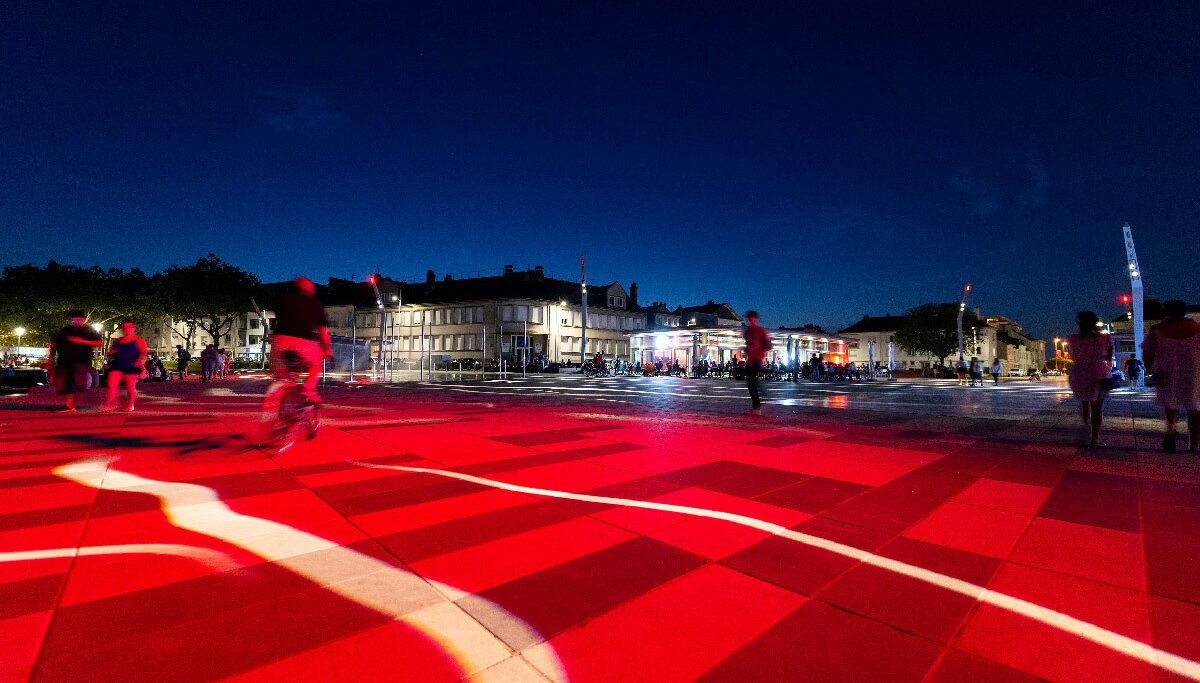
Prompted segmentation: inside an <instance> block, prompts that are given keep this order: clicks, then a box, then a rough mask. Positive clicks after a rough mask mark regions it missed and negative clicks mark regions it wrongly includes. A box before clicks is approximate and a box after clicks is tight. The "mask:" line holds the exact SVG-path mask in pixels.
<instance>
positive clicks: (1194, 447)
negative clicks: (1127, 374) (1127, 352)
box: [1142, 300, 1200, 453]
mask: <svg viewBox="0 0 1200 683" xmlns="http://www.w3.org/2000/svg"><path fill="white" fill-rule="evenodd" d="M1163 312H1164V313H1166V316H1167V317H1166V319H1165V320H1163V321H1162V322H1161V323H1159V324H1157V325H1155V326H1154V327H1153V328H1151V330H1150V334H1147V335H1146V340H1145V341H1144V342H1142V358H1145V359H1146V366H1147V367H1148V368H1150V372H1151V373H1152V374H1153V375H1154V379H1155V386H1154V397H1155V401H1156V402H1157V403H1158V405H1159V406H1161V407H1162V409H1163V415H1164V417H1166V419H1167V433H1166V435H1165V436H1164V437H1163V450H1165V451H1174V450H1175V441H1176V440H1177V439H1178V435H1177V434H1176V431H1175V430H1176V428H1177V427H1176V425H1177V424H1178V422H1179V411H1181V410H1183V411H1186V412H1187V426H1188V438H1189V441H1188V452H1190V453H1197V452H1200V323H1197V322H1196V321H1195V320H1190V319H1188V317H1187V305H1185V304H1184V303H1183V302H1182V301H1179V300H1172V301H1168V302H1166V303H1164V304H1163Z"/></svg>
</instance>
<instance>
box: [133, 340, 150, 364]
mask: <svg viewBox="0 0 1200 683" xmlns="http://www.w3.org/2000/svg"><path fill="white" fill-rule="evenodd" d="M134 343H135V344H137V348H138V358H137V364H138V367H141V366H142V365H144V364H145V363H146V352H147V350H148V349H149V347H147V346H146V340H145V339H142V338H141V337H138V338H137V341H136V342H134Z"/></svg>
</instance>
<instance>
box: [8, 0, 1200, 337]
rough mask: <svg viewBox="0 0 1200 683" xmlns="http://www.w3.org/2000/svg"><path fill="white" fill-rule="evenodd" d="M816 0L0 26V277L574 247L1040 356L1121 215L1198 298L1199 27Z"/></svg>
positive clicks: (1175, 14) (1103, 257) (670, 285)
mask: <svg viewBox="0 0 1200 683" xmlns="http://www.w3.org/2000/svg"><path fill="white" fill-rule="evenodd" d="M830 4H836V5H840V4H841V3H820V4H817V3H814V4H813V5H812V6H797V5H796V4H794V3H780V4H778V5H774V6H769V7H768V6H767V5H768V3H763V6H760V7H758V8H757V9H745V8H743V7H738V6H737V4H735V3H729V4H728V5H725V6H722V5H716V4H705V3H700V4H696V5H693V6H684V5H678V3H630V4H624V3H609V2H603V3H601V2H597V3H584V2H569V3H561V2H560V3H543V4H535V3H482V2H481V3H442V2H429V3H420V4H417V3H356V5H358V6H354V7H351V6H340V4H339V3H332V2H330V3H288V4H280V5H277V6H274V7H273V8H272V7H269V6H268V4H265V3H237V4H233V3H230V4H225V3H116V4H113V3H32V2H0V63H2V64H3V65H4V66H3V68H2V69H0V237H3V244H4V253H3V255H2V256H0V265H9V264H16V263H27V262H33V263H44V262H46V261H47V260H49V259H54V260H57V261H60V262H66V263H78V264H82V265H91V264H100V265H104V266H121V267H130V266H138V267H141V268H143V269H146V270H150V271H153V270H158V269H160V268H162V267H165V266H167V265H169V264H171V263H191V262H194V261H195V260H196V259H197V258H198V257H200V256H202V255H204V254H206V253H208V252H210V251H212V252H215V253H217V254H218V255H220V256H222V257H223V258H224V259H226V260H227V261H230V262H233V263H235V264H237V265H239V266H241V267H243V268H246V269H248V270H252V271H254V272H256V273H257V274H258V275H259V276H260V277H262V278H263V279H265V280H275V279H284V278H287V277H290V276H292V275H294V274H296V273H304V274H308V275H310V276H312V277H313V278H314V279H324V278H326V277H328V276H329V275H336V276H340V277H348V276H350V275H351V274H357V275H359V276H361V275H363V274H365V273H367V272H369V271H371V270H373V269H374V268H375V267H376V266H378V267H379V268H380V269H381V270H382V271H383V272H384V273H385V274H389V275H394V276H397V277H412V276H417V275H423V273H424V272H425V270H426V269H427V268H432V269H434V270H436V271H437V273H438V275H439V277H440V276H441V274H442V273H443V272H446V271H449V272H452V273H463V272H470V271H488V272H493V271H498V270H499V269H500V268H501V266H503V265H504V264H506V263H512V264H516V265H518V266H520V265H525V264H531V265H532V264H539V265H543V266H545V267H546V269H547V270H548V271H551V272H553V273H559V274H562V275H565V276H570V275H574V274H575V273H577V269H578V261H579V254H580V252H581V251H584V252H586V254H587V258H588V272H589V279H590V280H593V281H605V282H607V281H611V280H613V279H616V280H620V281H621V282H622V283H623V284H625V285H626V286H628V284H629V282H630V281H631V280H636V281H637V282H638V285H639V289H640V291H641V297H640V298H641V300H642V301H643V302H647V301H650V300H652V299H659V300H665V301H668V302H669V303H671V304H672V305H673V304H675V303H684V304H685V305H687V304H693V303H703V302H704V301H705V300H707V299H717V300H725V301H729V302H730V303H732V304H733V305H734V306H735V307H737V308H738V309H739V310H744V309H746V308H748V307H751V306H753V307H756V308H758V309H759V310H761V311H762V312H763V315H764V323H766V324H767V325H770V326H775V325H779V324H795V323H801V322H810V321H811V322H817V323H820V324H822V325H825V326H827V327H831V328H839V327H842V326H844V325H846V324H849V323H850V322H853V321H854V320H855V319H857V318H859V317H861V316H862V315H863V314H868V313H869V314H872V315H882V314H884V313H893V314H896V313H900V312H902V311H903V310H905V309H907V308H909V307H912V306H914V305H917V304H920V303H924V302H927V301H949V300H955V299H957V298H958V296H959V295H960V291H961V287H962V285H963V283H965V282H971V283H972V285H973V288H972V303H973V304H977V305H979V306H980V307H981V308H982V309H983V311H984V312H985V313H996V312H999V313H1005V314H1008V315H1010V316H1012V317H1014V318H1016V319H1017V320H1018V321H1020V322H1023V323H1024V324H1025V325H1026V327H1027V329H1029V330H1030V331H1032V332H1034V333H1036V334H1040V335H1043V336H1053V335H1054V334H1059V333H1062V332H1066V331H1069V328H1070V327H1071V321H1072V320H1073V315H1074V312H1075V311H1076V310H1079V309H1081V308H1091V309H1094V310H1096V311H1097V312H1099V313H1101V315H1102V316H1107V315H1113V314H1115V313H1116V312H1118V310H1119V305H1118V304H1117V296H1118V295H1119V293H1121V292H1122V291H1125V290H1126V289H1127V288H1128V281H1127V280H1126V279H1124V258H1125V255H1124V249H1123V246H1122V241H1121V225H1122V223H1124V222H1125V221H1129V222H1130V223H1131V224H1132V225H1133V228H1134V236H1135V239H1136V241H1137V246H1138V248H1139V257H1140V260H1141V262H1142V266H1143V269H1144V274H1145V280H1146V286H1147V295H1149V296H1159V297H1162V298H1176V297H1179V298H1185V299H1187V300H1189V301H1190V302H1193V303H1196V302H1200V273H1197V268H1196V266H1195V263H1196V260H1197V255H1198V254H1200V246H1198V245H1200V194H1198V188H1200V130H1198V125H1200V123H1198V122H1200V94H1198V92H1200V91H1198V87H1197V86H1198V84H1200V74H1198V73H1197V66H1198V65H1200V50H1198V49H1197V38H1196V36H1197V35H1200V5H1197V4H1195V3H1189V2H1177V3H1172V2H1162V3H1153V5H1154V7H1153V8H1152V9H1140V8H1137V7H1136V5H1137V4H1138V3H1123V5H1124V7H1113V8H1098V9H1092V10H1090V11H1088V12H1079V13H1075V12H1071V11H1068V10H1065V9H1062V8H1060V7H1057V6H1058V5H1060V3H1037V4H1028V5H1024V4H1021V5H1018V4H1010V3H1002V4H1003V7H983V6H982V5H977V4H975V3H971V4H972V5H973V6H971V7H965V6H960V5H962V3H944V4H943V3H918V4H920V5H930V6H931V7H925V8H921V9H915V8H911V7H893V6H890V5H888V4H885V3H869V4H862V5H852V6H847V7H841V8H838V9H830V8H828V7H826V5H830ZM191 5H196V6H191ZM510 5H511V6H510ZM938 5H941V6H940V7H938ZM1097 7H1099V6H1097Z"/></svg>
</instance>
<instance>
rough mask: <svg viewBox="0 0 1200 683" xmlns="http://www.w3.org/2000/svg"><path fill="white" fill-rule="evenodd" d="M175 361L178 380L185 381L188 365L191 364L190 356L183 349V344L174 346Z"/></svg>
mask: <svg viewBox="0 0 1200 683" xmlns="http://www.w3.org/2000/svg"><path fill="white" fill-rule="evenodd" d="M175 359H176V360H175V364H176V369H177V370H179V379H187V376H188V363H190V362H192V354H190V353H188V351H187V349H185V348H183V344H176V345H175Z"/></svg>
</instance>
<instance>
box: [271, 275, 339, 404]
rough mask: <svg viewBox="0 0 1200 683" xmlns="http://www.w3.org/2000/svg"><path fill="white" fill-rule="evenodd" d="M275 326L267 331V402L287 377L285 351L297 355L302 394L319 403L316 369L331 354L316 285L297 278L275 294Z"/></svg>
mask: <svg viewBox="0 0 1200 683" xmlns="http://www.w3.org/2000/svg"><path fill="white" fill-rule="evenodd" d="M274 310H275V329H274V331H273V333H272V334H271V374H272V375H273V376H274V378H275V383H274V384H272V385H271V388H270V389H269V390H268V391H267V400H268V401H270V400H271V399H272V397H273V396H274V394H275V393H277V392H278V391H280V390H282V388H283V386H282V385H281V384H280V383H281V382H283V381H286V379H287V376H288V364H287V356H288V353H294V354H296V356H298V357H299V358H300V360H301V362H302V364H303V366H304V368H305V369H304V370H302V371H301V373H302V374H304V396H305V398H307V399H308V400H309V401H311V402H312V403H314V404H320V402H321V400H320V397H319V396H318V395H317V380H318V379H320V377H319V375H318V374H317V368H318V367H320V365H321V361H322V360H323V359H325V358H332V357H333V343H332V342H331V341H330V339H329V319H328V318H326V317H325V307H324V306H322V305H321V302H320V301H317V299H316V286H315V285H313V283H312V280H309V279H308V278H306V277H298V278H296V281H295V287H294V289H293V290H292V291H290V292H283V293H281V294H279V295H278V296H276V297H275V304H274Z"/></svg>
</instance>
